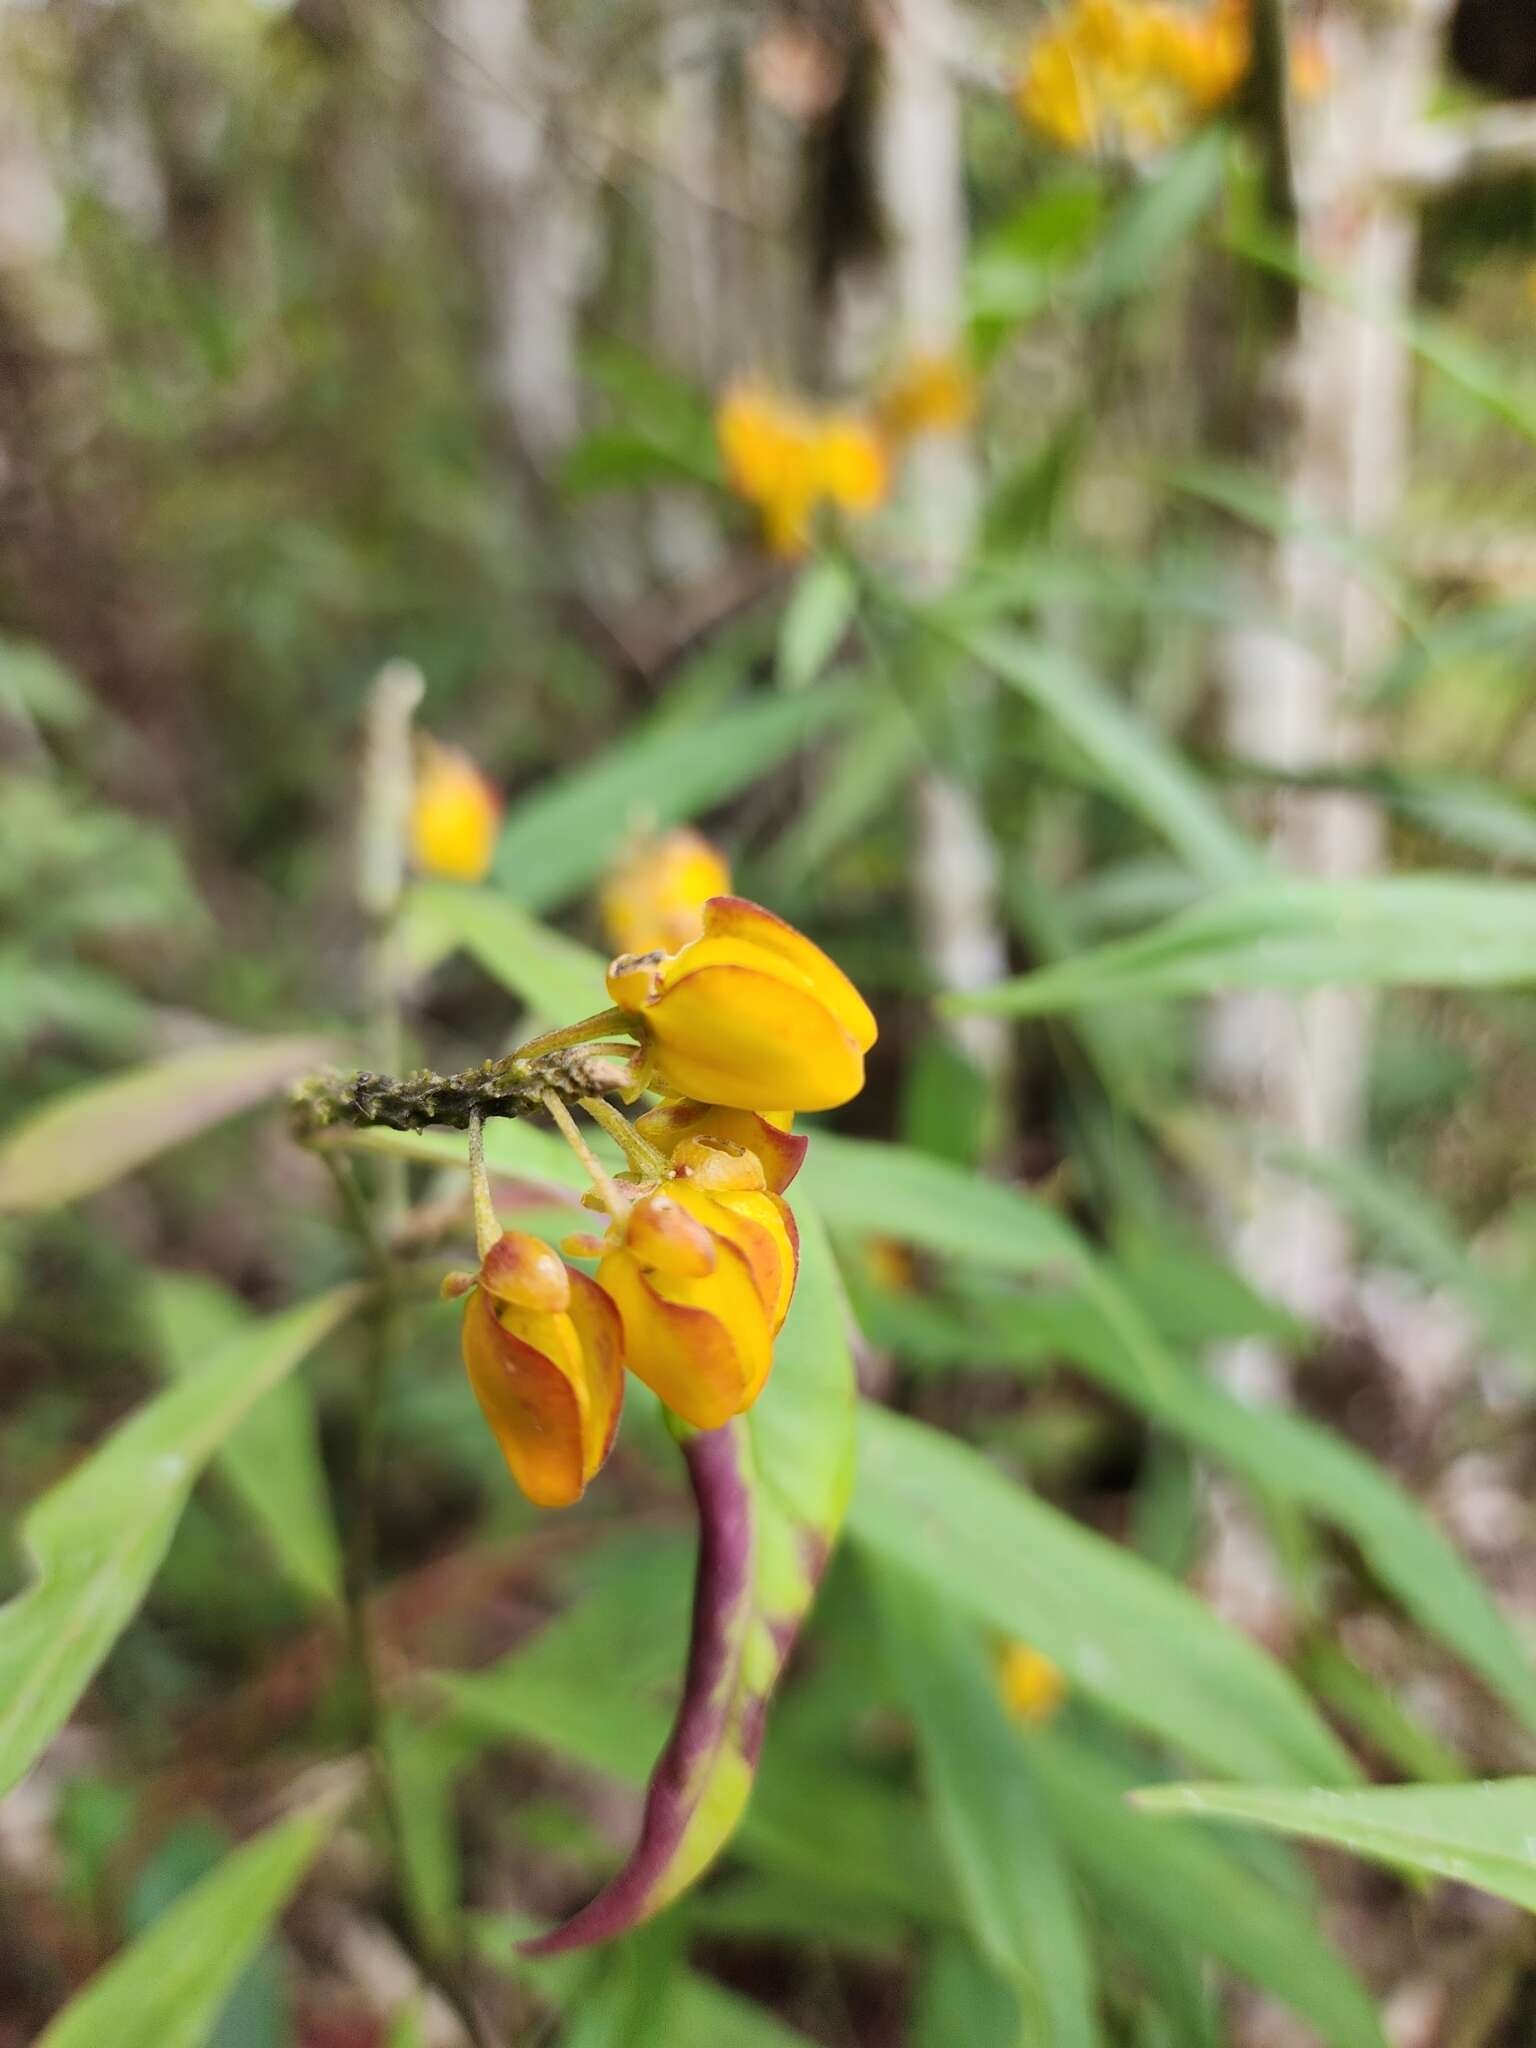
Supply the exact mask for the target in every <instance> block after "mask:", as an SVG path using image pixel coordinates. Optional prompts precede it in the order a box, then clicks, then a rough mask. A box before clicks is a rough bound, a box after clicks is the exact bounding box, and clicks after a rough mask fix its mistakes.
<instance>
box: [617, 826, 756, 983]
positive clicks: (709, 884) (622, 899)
mask: <svg viewBox="0 0 1536 2048" xmlns="http://www.w3.org/2000/svg"><path fill="white" fill-rule="evenodd" d="M730 886H731V871H730V869H729V867H728V866H727V865H726V861H725V856H724V854H722V853H720V852H719V851H718V850H717V849H716V848H715V847H713V846H711V845H710V843H709V841H708V840H707V839H706V838H704V836H703V835H702V834H701V833H698V832H695V831H693V830H692V829H691V827H689V826H686V825H680V826H678V827H677V829H676V830H675V831H672V832H664V833H662V834H661V836H660V837H659V838H655V839H648V840H645V841H643V842H642V843H641V844H639V845H637V846H633V847H631V848H630V849H629V851H628V852H627V853H626V854H625V855H624V856H623V858H622V859H621V860H620V861H619V863H618V864H617V866H616V867H615V868H614V869H613V872H612V873H611V874H610V875H609V877H608V880H607V881H606V882H605V883H604V885H603V893H602V901H601V909H602V915H603V929H604V930H605V931H606V932H607V934H608V942H609V944H610V945H611V946H613V947H614V948H615V949H616V950H617V951H618V952H620V953H650V952H662V953H675V952H676V951H677V949H678V947H679V946H686V945H687V943H688V941H689V940H690V939H696V938H697V937H698V936H699V933H700V932H701V931H702V930H703V929H704V905H705V904H706V903H707V902H708V901H709V899H710V897H711V896H723V895H724V894H725V892H726V891H727V890H728V889H729V888H730Z"/></svg>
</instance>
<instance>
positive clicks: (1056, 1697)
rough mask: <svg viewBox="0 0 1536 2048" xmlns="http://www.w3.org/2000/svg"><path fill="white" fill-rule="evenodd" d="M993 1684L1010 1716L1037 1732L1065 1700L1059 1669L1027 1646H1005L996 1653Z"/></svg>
mask: <svg viewBox="0 0 1536 2048" xmlns="http://www.w3.org/2000/svg"><path fill="white" fill-rule="evenodd" d="M997 1681H998V1684H999V1686H1000V1687H1001V1688H1002V1694H1003V1701H1004V1704H1005V1705H1006V1706H1007V1708H1008V1711H1009V1712H1010V1713H1011V1714H1016V1715H1017V1716H1018V1718H1019V1719H1020V1720H1021V1721H1028V1722H1030V1723H1032V1724H1033V1725H1034V1726H1035V1727H1037V1728H1040V1727H1043V1726H1044V1725H1045V1723H1046V1722H1047V1721H1049V1720H1051V1719H1052V1718H1053V1717H1054V1716H1055V1714H1056V1712H1057V1710H1058V1709H1059V1708H1060V1706H1061V1703H1062V1701H1063V1700H1064V1699H1065V1698H1066V1696H1067V1681H1066V1678H1065V1677H1064V1675H1063V1673H1062V1670H1061V1667H1060V1666H1059V1665H1057V1664H1053V1663H1052V1662H1051V1660H1050V1658H1049V1657H1047V1656H1045V1655H1044V1654H1043V1652H1041V1651H1039V1650H1037V1649H1035V1648H1034V1647H1033V1645H1032V1644H1029V1643H1005V1644H1004V1645H1003V1647H1002V1648H1001V1650H999V1652H998V1657H997Z"/></svg>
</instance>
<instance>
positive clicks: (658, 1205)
mask: <svg viewBox="0 0 1536 2048" xmlns="http://www.w3.org/2000/svg"><path fill="white" fill-rule="evenodd" d="M679 1192H680V1191H677V1190H672V1189H667V1188H657V1189H656V1190H655V1191H654V1192H653V1193H652V1194H649V1195H646V1196H644V1197H642V1199H641V1200H640V1201H638V1202H636V1204H635V1206H634V1208H633V1209H632V1210H631V1212H630V1216H629V1221H628V1224H627V1225H626V1227H625V1233H624V1242H625V1244H626V1245H627V1246H628V1248H629V1250H630V1251H631V1252H633V1254H634V1255H635V1257H636V1258H637V1259H638V1260H639V1261H640V1263H641V1264H642V1265H643V1266H646V1267H649V1268H654V1269H655V1271H657V1272H659V1273H670V1274H671V1275H672V1276H673V1277H674V1278H675V1279H678V1280H702V1279H703V1277H704V1275H705V1274H706V1273H713V1271H714V1270H715V1241H714V1239H713V1237H712V1236H711V1235H710V1229H709V1226H708V1224H707V1223H705V1222H701V1221H699V1220H698V1219H697V1218H696V1217H695V1216H694V1215H693V1214H692V1213H691V1205H690V1204H688V1203H685V1202H683V1201H681V1200H680V1199H678V1194H679Z"/></svg>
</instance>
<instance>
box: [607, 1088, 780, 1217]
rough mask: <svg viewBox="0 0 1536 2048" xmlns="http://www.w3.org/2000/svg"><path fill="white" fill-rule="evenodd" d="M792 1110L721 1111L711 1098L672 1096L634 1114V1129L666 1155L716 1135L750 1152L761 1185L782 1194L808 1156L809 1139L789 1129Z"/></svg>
mask: <svg viewBox="0 0 1536 2048" xmlns="http://www.w3.org/2000/svg"><path fill="white" fill-rule="evenodd" d="M794 1114H795V1113H794V1111H793V1110H792V1109H765V1110H754V1109H721V1108H720V1107H719V1106H718V1105H717V1104H715V1103H712V1102H690V1101H689V1100H688V1099H687V1098H686V1097H684V1096H672V1097H669V1098H668V1100H667V1101H665V1102H658V1103H657V1105H656V1107H655V1108H654V1109H648V1110H647V1111H646V1112H645V1114H644V1115H643V1116H638V1117H636V1118H635V1129H636V1130H637V1131H638V1132H639V1133H640V1135H641V1137H642V1138H647V1139H649V1141H650V1142H651V1144H653V1145H654V1146H655V1147H656V1150H657V1151H658V1152H660V1153H661V1154H662V1155H663V1156H664V1157H665V1158H667V1159H671V1158H672V1157H673V1156H674V1154H675V1153H676V1151H677V1148H678V1146H679V1145H680V1144H682V1143H683V1141H684V1140H685V1139H688V1138H714V1139H717V1140H719V1141H720V1142H722V1143H724V1144H727V1145H739V1146H741V1147H742V1148H743V1149H744V1150H746V1151H748V1152H750V1153H752V1154H753V1155H754V1156H755V1158H756V1159H757V1161H758V1163H759V1165H760V1166H761V1167H762V1169H763V1185H764V1186H765V1187H766V1188H768V1189H769V1190H770V1192H772V1193H773V1194H775V1195H782V1194H783V1192H784V1190H785V1189H786V1188H787V1187H788V1186H789V1184H790V1182H791V1181H792V1180H793V1179H794V1177H795V1175H796V1174H797V1173H798V1172H799V1171H800V1167H801V1163H802V1161H803V1160H804V1158H805V1148H806V1143H807V1141H806V1139H804V1138H797V1137H795V1136H794V1135H793V1133H792V1132H791V1130H790V1125H791V1124H792V1123H793V1121H794Z"/></svg>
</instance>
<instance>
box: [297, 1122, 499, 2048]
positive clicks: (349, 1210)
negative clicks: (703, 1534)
mask: <svg viewBox="0 0 1536 2048" xmlns="http://www.w3.org/2000/svg"><path fill="white" fill-rule="evenodd" d="M475 1130H476V1134H477V1135H478V1120H477V1123H476V1126H475ZM321 1157H322V1158H323V1159H324V1161H325V1164H326V1168H327V1170H328V1171H329V1173H330V1175H331V1178H332V1179H333V1181H334V1182H335V1184H336V1189H337V1193H338V1194H339V1195H340V1197H341V1202H342V1206H343V1208H344V1209H345V1211H346V1214H347V1219H348V1221H349V1223H350V1224H351V1226H352V1228H353V1230H354V1232H355V1234H356V1236H357V1238H358V1242H359V1244H360V1246H361V1248H362V1250H363V1253H364V1256H365V1257H366V1259H367V1261H368V1266H369V1269H370V1272H371V1274H372V1278H373V1283H374V1292H373V1299H372V1302H371V1304H370V1309H369V1314H368V1318H367V1324H366V1329H367V1348H366V1351H365V1353H364V1358H363V1370H362V1374H361V1377H360V1379H359V1383H358V1390H357V1403H356V1410H355V1430H354V1445H355V1457H354V1465H353V1472H352V1483H351V1489H350V1490H351V1504H350V1513H349V1515H348V1517H347V1543H346V1572H345V1613H346V1631H347V1650H348V1660H349V1663H350V1665H351V1670H352V1676H353V1682H354V1684H355V1685H356V1688H357V1697H358V1703H359V1708H360V1714H361V1721H362V1740H363V1748H364V1752H365V1754H366V1756H367V1759H368V1770H369V1776H370V1779H371V1782H372V1785H373V1790H374V1796H375V1798H376V1800H377V1801H378V1807H379V1812H380V1814H381V1815H382V1817H383V1821H384V1828H385V1833H386V1836H387V1837H388V1841H389V1853H390V1864H391V1868H392V1871H393V1875H394V1881H395V1886H396V1889H397V1891H398V1893H399V1896H400V1899H401V1902H402V1907H403V1912H404V1920H405V1932H406V1940H407V1946H408V1949H409V1953H410V1956H411V1960H412V1962H413V1963H414V1964H415V1966H416V1969H417V1971H418V1972H419V1974H420V1976H421V1978H422V1981H423V1982H424V1983H427V1984H430V1985H431V1986H432V1988H433V1989H434V1990H435V1991H436V1992H437V1993H438V1995H439V1996H440V1997H441V1998H443V1999H444V2000H445V2001H446V2002H447V2004H448V2005H449V2006H451V2007H452V2009H453V2011H454V2013H455V2015H456V2016H457V2017H458V2019H459V2020H460V2022H461V2023H462V2025H463V2027H464V2029H465V2032H466V2033H467V2034H468V2036H469V2039H470V2041H471V2042H472V2043H473V2044H474V2048H497V2044H496V2043H495V2041H494V2040H493V2037H492V2036H491V2035H490V2034H489V2033H488V2032H487V2030H486V2025H485V2022H484V2020H483V2018H482V2017H481V2015H480V2013H479V2011H478V2010H477V2008H476V2006H475V2003H474V1999H473V1997H472V1995H471V1993H470V1990H469V1987H468V1985H467V1983H466V1982H464V1981H463V1980H464V1975H465V1970H466V1964H465V1959H464V1958H463V1957H462V1956H461V1957H458V1958H456V1959H455V1958H449V1957H447V1956H445V1955H444V1954H443V1953H442V1950H441V1947H440V1945H439V1943H438V1940H437V1937H436V1933H435V1930H434V1929H433V1928H432V1927H431V1926H430V1925H429V1924H428V1923H427V1921H426V1920H425V1919H424V1917H423V1916H422V1914H421V1912H420V1910H419V1908H418V1905H417V1902H416V1899H415V1896H414V1891H413V1887H412V1886H411V1884H410V1882H409V1879H408V1877H407V1875H406V1870H407V1861H406V1846H405V1845H406V1824H405V1811H404V1801H403V1799H402V1797H401V1792H400V1787H399V1784H398V1783H397V1781H396V1778H395V1773H394V1768H393V1765H392V1762H391V1759H390V1752H389V1741H388V1729H387V1725H386V1724H387V1713H386V1708H385V1704H384V1686H383V1680H382V1675H381V1673H380V1670H379V1660H378V1648H377V1644H376V1642H375V1640H374V1633H373V1628H372V1625H371V1622H370V1618H369V1612H368V1610H369V1605H370V1601H371V1598H372V1593H373V1580H374V1572H375V1566H376V1562H377V1550H378V1495H379V1476H380V1472H381V1469H382V1462H383V1460H382V1452H383V1423H384V1405H385V1400H386V1397H387V1394H388V1391H389V1378H390V1370H391V1367H392V1365H393V1362H394V1356H395V1350H396V1344H397V1338H398V1334H399V1309H400V1304H399V1300H398V1297H397V1292H396V1286H395V1273H394V1266H393V1262H392V1260H391V1258H390V1254H389V1246H388V1242H387V1240H386V1238H385V1237H384V1236H383V1235H382V1234H381V1232H380V1229H379V1226H378V1219H377V1217H376V1215H375V1212H374V1210H373V1208H372V1207H371V1205H370V1203H369V1200H368V1196H367V1193H366V1192H365V1190H364V1188H363V1186H362V1183H361V1182H360V1180H359V1179H358V1176H357V1173H356V1171H355V1169H354V1167H353V1165H352V1162H351V1160H349V1159H346V1158H344V1157H342V1156H341V1155H339V1154H337V1153H335V1152H327V1151H323V1150H322V1152H321Z"/></svg>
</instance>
